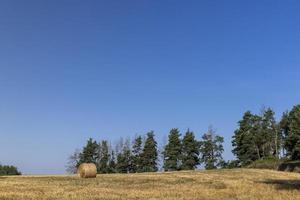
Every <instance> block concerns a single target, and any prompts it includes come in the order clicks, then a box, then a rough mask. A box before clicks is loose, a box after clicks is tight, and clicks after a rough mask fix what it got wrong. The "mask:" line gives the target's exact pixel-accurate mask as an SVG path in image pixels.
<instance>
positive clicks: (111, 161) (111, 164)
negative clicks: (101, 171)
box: [108, 150, 116, 173]
mask: <svg viewBox="0 0 300 200" xmlns="http://www.w3.org/2000/svg"><path fill="white" fill-rule="evenodd" d="M108 169H109V172H108V173H116V158H115V152H114V151H113V150H112V151H111V154H110V158H109V164H108Z"/></svg>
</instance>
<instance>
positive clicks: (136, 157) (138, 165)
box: [132, 135, 143, 172]
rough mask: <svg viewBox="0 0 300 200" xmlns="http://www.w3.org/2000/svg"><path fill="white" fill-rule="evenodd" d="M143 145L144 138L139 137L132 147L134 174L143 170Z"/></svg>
mask: <svg viewBox="0 0 300 200" xmlns="http://www.w3.org/2000/svg"><path fill="white" fill-rule="evenodd" d="M142 145H143V140H142V136H140V135H139V136H137V137H136V138H135V140H134V142H133V146H132V172H141V171H142V169H143V167H142V158H141V154H142V152H143V146H142Z"/></svg>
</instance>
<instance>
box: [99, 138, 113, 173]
mask: <svg viewBox="0 0 300 200" xmlns="http://www.w3.org/2000/svg"><path fill="white" fill-rule="evenodd" d="M97 157H98V162H97V168H98V169H97V171H98V173H102V174H105V173H109V172H110V169H109V161H110V154H109V147H108V142H107V141H106V140H103V141H101V142H100V143H99V146H98V156H97Z"/></svg>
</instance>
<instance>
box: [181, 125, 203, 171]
mask: <svg viewBox="0 0 300 200" xmlns="http://www.w3.org/2000/svg"><path fill="white" fill-rule="evenodd" d="M199 151H200V143H199V142H198V141H197V140H196V139H195V135H194V133H193V132H191V131H189V130H187V132H186V133H185V135H184V137H183V139H182V166H181V168H182V169H183V170H193V169H195V168H196V167H197V165H199V164H200V160H199Z"/></svg>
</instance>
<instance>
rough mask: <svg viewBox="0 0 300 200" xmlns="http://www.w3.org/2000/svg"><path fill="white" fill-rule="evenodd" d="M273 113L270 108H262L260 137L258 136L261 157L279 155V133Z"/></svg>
mask: <svg viewBox="0 0 300 200" xmlns="http://www.w3.org/2000/svg"><path fill="white" fill-rule="evenodd" d="M274 115H275V113H274V112H273V110H272V109H271V108H268V109H266V110H263V114H262V123H261V126H262V137H261V138H260V139H261V143H262V146H261V149H262V157H263V158H270V157H276V158H278V157H279V148H280V134H279V131H278V125H277V123H276V120H275V117H274Z"/></svg>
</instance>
